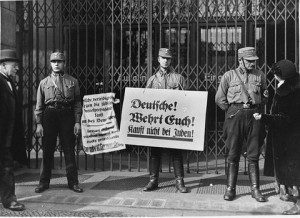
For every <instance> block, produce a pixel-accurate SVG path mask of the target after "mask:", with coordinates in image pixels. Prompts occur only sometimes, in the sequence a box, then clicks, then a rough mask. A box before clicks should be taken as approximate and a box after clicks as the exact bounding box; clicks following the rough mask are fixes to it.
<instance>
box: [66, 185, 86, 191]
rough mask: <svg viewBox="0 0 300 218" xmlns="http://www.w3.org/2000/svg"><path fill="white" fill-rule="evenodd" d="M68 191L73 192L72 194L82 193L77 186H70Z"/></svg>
mask: <svg viewBox="0 0 300 218" xmlns="http://www.w3.org/2000/svg"><path fill="white" fill-rule="evenodd" d="M69 189H71V190H72V191H74V192H78V193H81V192H83V189H82V188H80V187H79V186H78V185H72V186H69Z"/></svg>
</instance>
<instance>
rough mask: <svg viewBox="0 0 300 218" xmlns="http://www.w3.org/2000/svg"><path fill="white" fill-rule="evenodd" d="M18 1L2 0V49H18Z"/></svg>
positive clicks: (0, 26)
mask: <svg viewBox="0 0 300 218" xmlns="http://www.w3.org/2000/svg"><path fill="white" fill-rule="evenodd" d="M16 17H17V16H16V2H15V1H0V28H1V31H0V42H1V44H0V49H6V48H10V49H16Z"/></svg>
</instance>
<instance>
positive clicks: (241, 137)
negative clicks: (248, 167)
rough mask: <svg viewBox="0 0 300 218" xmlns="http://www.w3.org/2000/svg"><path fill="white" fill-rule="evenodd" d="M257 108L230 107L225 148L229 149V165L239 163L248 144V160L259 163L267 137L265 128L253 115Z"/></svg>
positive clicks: (226, 122) (227, 117)
mask: <svg viewBox="0 0 300 218" xmlns="http://www.w3.org/2000/svg"><path fill="white" fill-rule="evenodd" d="M256 112H259V110H258V109H257V108H253V109H241V108H237V107H235V106H234V105H232V106H230V107H229V109H228V111H227V114H226V120H225V123H224V136H225V137H224V138H225V146H226V147H227V148H228V163H238V162H239V160H240V156H241V153H242V148H243V144H244V143H246V144H245V145H246V148H247V160H248V162H249V163H258V160H259V155H260V150H261V147H262V145H263V141H264V137H265V128H264V126H263V124H262V123H261V121H259V120H255V119H254V117H253V114H254V113H256Z"/></svg>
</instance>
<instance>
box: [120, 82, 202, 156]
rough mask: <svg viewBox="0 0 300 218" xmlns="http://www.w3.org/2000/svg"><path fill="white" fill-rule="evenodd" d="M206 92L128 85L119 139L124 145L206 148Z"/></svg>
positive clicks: (190, 148)
mask: <svg viewBox="0 0 300 218" xmlns="http://www.w3.org/2000/svg"><path fill="white" fill-rule="evenodd" d="M206 106H207V92H202V91H185V90H170V89H145V88H128V87H127V88H126V89H125V96H124V101H123V108H122V119H121V128H120V139H121V141H122V142H123V143H125V144H133V145H141V146H151V147H166V148H178V149H187V150H196V151H203V149H204V135H205V118H206Z"/></svg>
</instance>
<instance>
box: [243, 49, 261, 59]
mask: <svg viewBox="0 0 300 218" xmlns="http://www.w3.org/2000/svg"><path fill="white" fill-rule="evenodd" d="M242 58H243V59H245V60H248V61H256V60H258V59H259V58H258V57H257V55H256V51H255V48H254V47H244V48H240V49H239V50H238V59H242Z"/></svg>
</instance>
